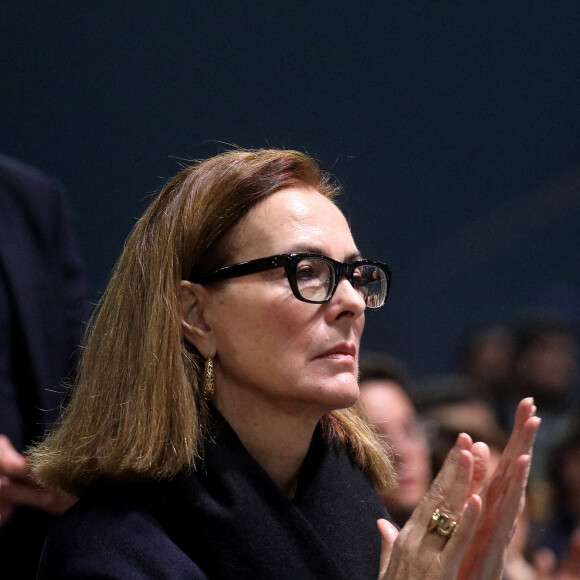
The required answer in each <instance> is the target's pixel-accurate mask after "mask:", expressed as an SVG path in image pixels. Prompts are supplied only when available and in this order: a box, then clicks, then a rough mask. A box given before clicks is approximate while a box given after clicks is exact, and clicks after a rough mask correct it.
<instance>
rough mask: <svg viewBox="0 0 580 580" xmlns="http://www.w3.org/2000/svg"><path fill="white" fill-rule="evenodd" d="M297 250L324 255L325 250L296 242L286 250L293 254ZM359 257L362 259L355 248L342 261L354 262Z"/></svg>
mask: <svg viewBox="0 0 580 580" xmlns="http://www.w3.org/2000/svg"><path fill="white" fill-rule="evenodd" d="M299 252H305V253H308V254H320V255H322V256H326V252H325V251H324V250H323V249H322V248H321V247H320V246H313V245H309V244H296V245H293V246H290V249H289V250H288V253H289V254H294V253H299ZM361 259H362V254H361V253H360V252H359V251H358V250H355V251H354V252H352V253H351V254H349V255H348V256H345V258H344V261H345V263H348V262H355V261H356V260H361Z"/></svg>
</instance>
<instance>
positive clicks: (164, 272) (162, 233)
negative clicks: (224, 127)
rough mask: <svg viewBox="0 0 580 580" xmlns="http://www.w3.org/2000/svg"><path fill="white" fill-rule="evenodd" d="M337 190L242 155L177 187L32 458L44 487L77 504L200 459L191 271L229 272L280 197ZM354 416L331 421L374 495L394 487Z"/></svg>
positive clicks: (106, 304)
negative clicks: (92, 491) (187, 321)
mask: <svg viewBox="0 0 580 580" xmlns="http://www.w3.org/2000/svg"><path fill="white" fill-rule="evenodd" d="M297 185H298V186H308V187H313V188H315V189H316V190H317V191H319V192H320V193H321V194H323V195H324V196H326V197H328V198H329V199H332V198H334V196H335V195H336V193H337V191H338V190H337V188H336V187H335V186H334V185H332V184H331V182H330V179H329V176H328V175H326V174H325V173H323V172H322V171H321V170H320V169H319V168H318V166H317V165H316V163H315V162H314V161H313V160H312V159H310V158H309V157H308V156H307V155H305V154H303V153H299V152H296V151H283V150H252V151H246V150H234V151H228V152H225V153H222V154H220V155H218V156H216V157H213V158H211V159H208V160H206V161H201V162H197V163H195V164H194V165H192V166H191V167H187V168H185V169H183V170H182V171H181V172H180V173H179V174H178V175H176V176H175V177H174V178H172V179H170V180H169V182H168V183H167V184H166V185H165V187H164V188H163V189H162V191H161V193H160V194H159V195H158V196H157V197H156V198H155V199H154V201H153V202H152V203H151V205H150V206H149V207H148V209H147V210H146V211H145V213H144V215H143V216H142V218H141V219H140V220H139V221H138V222H137V224H136V225H135V228H134V229H133V231H132V233H131V235H130V236H129V238H128V240H127V242H126V245H125V248H124V250H123V253H122V255H121V257H120V258H119V261H118V263H117V265H116V267H115V270H114V272H113V274H112V277H111V280H110V282H109V285H108V287H107V289H106V291H105V293H104V295H103V297H102V299H101V301H100V303H99V305H98V307H97V310H96V311H95V314H94V316H93V319H92V320H91V324H90V332H89V333H88V338H87V340H86V347H85V349H84V352H83V354H82V357H81V363H80V367H79V372H78V376H77V380H76V384H75V387H74V390H73V393H72V397H71V400H70V402H69V404H68V405H67V407H66V409H65V410H64V412H63V416H62V419H61V421H60V423H59V424H58V426H57V428H56V429H55V430H54V431H53V432H52V434H51V435H50V436H49V437H48V438H47V439H46V441H44V442H43V443H41V444H40V445H39V446H38V447H37V448H36V449H35V450H34V451H33V453H32V456H31V462H32V464H33V467H34V469H35V472H36V475H37V477H38V479H39V481H40V482H41V483H43V484H45V485H47V486H48V487H53V488H60V489H63V490H65V491H69V492H73V493H78V492H79V491H80V490H82V489H83V488H86V487H87V486H90V485H92V484H94V483H95V482H96V481H98V480H99V479H102V478H108V479H112V480H125V481H127V480H129V481H130V480H135V479H144V478H163V477H170V476H172V475H174V474H176V473H177V472H179V471H180V470H182V469H183V468H184V467H186V466H194V465H195V464H196V461H197V460H198V459H199V458H200V450H201V446H200V437H201V435H202V432H203V428H204V425H205V423H206V420H207V416H208V409H207V403H206V402H205V400H204V398H203V394H202V391H203V388H202V383H203V379H202V373H203V363H204V361H203V358H202V357H201V356H200V354H199V353H198V352H197V351H196V349H195V348H193V347H192V346H191V345H189V344H188V343H186V342H185V341H184V340H183V338H182V331H181V324H180V316H179V300H178V294H177V289H178V285H179V282H180V281H181V280H182V279H187V278H188V277H189V275H190V273H191V272H192V271H197V272H200V271H202V270H203V271H207V270H211V269H212V268H215V267H218V266H220V265H223V263H224V260H226V259H227V256H226V255H225V254H224V252H225V248H224V247H222V246H223V244H221V242H222V241H223V240H224V238H225V236H226V234H227V233H228V232H229V231H230V230H231V229H232V227H233V226H234V225H235V224H236V223H238V222H239V221H240V220H241V219H242V217H244V216H245V215H246V214H247V213H248V212H249V211H250V210H251V209H252V208H253V207H254V206H256V205H257V204H258V203H259V202H260V201H262V200H263V199H265V198H266V197H268V196H269V195H271V194H272V193H274V192H276V191H278V190H280V189H282V188H285V187H289V186H297ZM357 409H358V405H356V406H355V407H352V408H350V409H343V410H338V411H334V412H332V413H331V414H329V415H328V416H326V417H325V418H324V419H323V426H324V431H325V433H326V434H327V437H329V438H336V437H338V438H339V439H340V440H341V441H342V443H343V444H345V445H346V446H347V448H348V449H349V450H350V452H351V454H352V456H353V457H354V459H355V460H356V461H357V462H358V463H359V464H360V465H361V467H362V468H363V469H364V470H365V471H366V472H367V473H368V474H369V476H370V477H371V479H372V480H373V481H374V482H375V483H376V485H377V487H379V488H384V487H385V486H389V485H391V484H392V482H393V475H392V469H391V466H390V463H389V462H388V459H387V458H386V457H385V454H384V452H383V450H382V447H381V444H380V442H379V440H378V439H377V437H376V436H375V434H374V433H373V431H372V430H371V428H370V427H368V425H367V423H366V422H365V420H364V419H362V417H361V415H360V414H359V411H358V410H357Z"/></svg>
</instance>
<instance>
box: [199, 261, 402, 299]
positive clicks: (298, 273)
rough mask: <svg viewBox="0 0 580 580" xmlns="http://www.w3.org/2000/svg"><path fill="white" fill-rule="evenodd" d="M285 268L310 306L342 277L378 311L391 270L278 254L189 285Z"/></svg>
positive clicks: (376, 265)
mask: <svg viewBox="0 0 580 580" xmlns="http://www.w3.org/2000/svg"><path fill="white" fill-rule="evenodd" d="M274 268H284V270H285V271H286V277H287V278H288V282H289V283H290V288H291V289H292V292H293V294H294V296H296V298H298V300H302V301H303V302H310V303H313V304H323V303H324V302H328V301H329V300H330V299H331V298H332V297H333V296H334V293H335V291H336V288H337V286H338V283H339V282H340V280H341V278H346V279H347V280H348V281H349V282H350V283H351V284H352V286H353V288H355V289H356V290H357V291H358V292H359V293H360V294H361V296H362V297H363V298H364V301H365V304H366V306H367V308H373V309H376V308H380V307H381V306H383V304H384V303H385V301H386V300H387V296H388V294H389V287H390V285H391V271H390V270H389V267H388V266H387V265H386V264H383V263H382V262H375V261H373V260H356V261H354V262H350V263H346V264H345V263H343V262H338V261H336V260H333V259H332V258H328V257H327V256H323V255H321V254H310V253H294V254H278V255H276V256H269V257H267V258H259V259H257V260H250V261H249V262H240V263H239V264H231V265H230V266H224V267H223V268H218V269H217V270H215V271H214V272H211V273H209V274H205V275H196V274H192V275H191V276H190V277H189V281H190V282H194V283H196V284H210V283H211V282H217V281H219V280H226V279H228V278H239V277H241V276H248V275H249V274H256V273H258V272H265V271H266V270H273V269H274Z"/></svg>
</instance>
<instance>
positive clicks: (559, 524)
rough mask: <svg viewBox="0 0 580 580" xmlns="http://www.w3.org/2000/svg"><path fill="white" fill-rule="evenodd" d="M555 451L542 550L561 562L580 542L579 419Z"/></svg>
mask: <svg viewBox="0 0 580 580" xmlns="http://www.w3.org/2000/svg"><path fill="white" fill-rule="evenodd" d="M572 425H573V426H572V427H571V428H570V430H569V432H568V433H567V434H566V436H565V437H564V438H563V439H562V440H561V441H560V442H559V443H558V444H556V446H555V447H554V448H553V450H552V452H551V453H550V462H549V465H548V482H549V484H550V486H551V492H552V493H551V497H552V509H551V510H550V518H549V520H548V521H547V522H546V523H545V526H543V528H542V535H541V538H540V540H539V542H538V544H539V547H542V548H549V549H550V550H551V551H552V552H553V553H554V556H555V559H556V561H560V560H561V559H562V558H563V557H564V556H565V555H566V554H567V553H568V552H569V551H570V549H571V548H572V543H573V538H575V539H574V542H576V543H578V541H579V540H580V538H578V534H580V415H575V416H574V420H573V421H572Z"/></svg>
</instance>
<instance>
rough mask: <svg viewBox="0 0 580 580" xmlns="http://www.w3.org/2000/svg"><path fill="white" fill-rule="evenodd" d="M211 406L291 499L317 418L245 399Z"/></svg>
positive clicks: (219, 400) (225, 400) (221, 399)
mask: <svg viewBox="0 0 580 580" xmlns="http://www.w3.org/2000/svg"><path fill="white" fill-rule="evenodd" d="M214 404H215V406H216V407H217V409H218V411H219V412H220V413H221V414H222V416H223V417H224V418H225V419H226V421H227V422H228V423H229V424H230V426H231V427H232V429H233V430H234V431H235V432H236V434H237V436H238V437H239V439H240V441H241V442H242V444H243V445H244V447H245V448H246V450H247V451H248V453H250V455H251V456H252V457H253V458H254V459H255V460H256V461H257V462H258V463H259V464H260V465H261V466H262V468H263V469H264V470H265V471H266V473H268V475H269V476H270V477H271V478H272V479H273V480H274V481H275V482H276V484H277V485H278V487H279V488H280V489H281V490H282V491H283V492H284V493H285V494H286V495H287V496H288V497H290V498H292V497H294V493H295V491H296V485H297V482H298V473H299V471H300V468H301V466H302V463H303V461H304V458H305V457H306V454H307V453H308V449H309V448H310V443H311V441H312V435H313V433H314V429H315V428H316V424H317V423H318V420H319V418H320V417H319V416H317V415H314V414H313V415H312V416H310V417H308V416H307V414H306V413H300V412H296V413H292V412H289V411H288V410H287V409H286V410H285V409H284V408H283V407H282V406H281V405H280V404H279V402H278V403H275V402H272V403H271V404H270V403H269V402H267V401H263V400H262V399H259V400H256V399H255V398H252V397H251V396H245V397H244V400H242V401H240V400H237V401H236V398H235V397H230V396H228V397H219V395H218V396H216V399H215V400H214Z"/></svg>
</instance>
